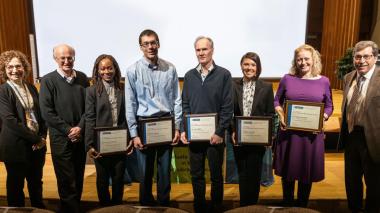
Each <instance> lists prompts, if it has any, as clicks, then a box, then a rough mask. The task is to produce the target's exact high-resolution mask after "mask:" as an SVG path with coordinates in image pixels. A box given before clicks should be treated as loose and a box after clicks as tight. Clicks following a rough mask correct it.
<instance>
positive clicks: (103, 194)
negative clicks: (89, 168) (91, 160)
mask: <svg viewBox="0 0 380 213" xmlns="http://www.w3.org/2000/svg"><path fill="white" fill-rule="evenodd" d="M95 168H96V188H97V191H98V198H99V202H100V204H101V205H102V206H110V205H119V204H121V203H122V201H123V194H124V170H125V155H124V154H122V155H113V156H103V157H101V158H98V159H95ZM110 178H111V179H112V198H111V195H110V192H109V180H110Z"/></svg>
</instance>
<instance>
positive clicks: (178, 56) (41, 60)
mask: <svg viewBox="0 0 380 213" xmlns="http://www.w3.org/2000/svg"><path fill="white" fill-rule="evenodd" d="M33 8H34V22H35V30H36V45H37V48H36V49H37V56H38V64H39V66H38V70H39V77H42V76H43V75H45V74H47V73H49V72H51V71H53V70H54V69H56V67H57V65H56V64H55V62H54V60H53V57H52V48H53V47H54V46H55V45H57V44H61V43H67V44H70V45H71V46H73V47H74V48H75V49H76V61H75V69H77V70H81V71H83V72H85V73H86V74H87V75H88V77H90V76H91V74H92V73H91V72H92V66H93V63H94V61H95V58H96V57H97V56H98V55H100V54H103V53H106V54H111V55H113V56H114V57H115V58H116V60H117V61H118V62H119V65H120V67H121V69H122V75H123V76H124V74H125V73H124V72H125V69H126V68H127V67H128V66H129V65H131V64H132V63H134V62H135V61H136V60H138V59H140V58H141V57H142V53H141V51H140V47H139V44H138V36H139V34H140V32H141V31H142V30H144V29H146V28H149V29H153V30H154V31H156V32H157V33H158V35H159V37H160V44H161V47H160V49H159V57H161V58H163V59H166V60H168V61H170V62H172V63H173V64H174V65H175V66H176V68H177V72H178V76H179V77H183V76H184V75H185V73H186V72H187V71H188V70H189V69H191V68H194V67H195V66H196V65H197V59H196V56H195V51H194V46H193V45H194V40H195V38H196V37H198V36H199V35H204V36H209V37H211V38H212V39H213V40H214V44H215V46H214V60H215V63H216V64H218V65H220V66H223V67H225V68H227V69H228V70H230V72H231V74H232V76H233V77H240V76H242V73H241V70H240V58H241V56H242V55H243V54H245V53H246V52H248V51H254V52H256V53H258V54H259V56H260V58H261V62H262V68H263V70H262V77H282V76H283V75H284V74H285V73H287V72H288V70H289V68H290V65H291V60H292V57H293V51H294V49H295V48H296V47H298V46H299V45H301V44H303V43H304V42H305V33H306V17H307V1H305V0H292V1H287V0H265V1H263V0H234V1H223V0H191V1H180V0H144V1H137V0H107V1H104V0H79V1H78V0H65V1H59V0H33Z"/></svg>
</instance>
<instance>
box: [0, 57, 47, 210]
mask: <svg viewBox="0 0 380 213" xmlns="http://www.w3.org/2000/svg"><path fill="white" fill-rule="evenodd" d="M30 71H31V66H30V64H29V62H28V60H27V58H26V56H25V55H24V54H23V53H21V52H19V51H16V50H11V51H6V52H3V53H2V54H1V55H0V72H1V74H2V75H1V76H2V80H3V81H4V82H5V83H3V84H2V85H1V86H0V105H1V108H0V119H1V120H2V122H3V123H2V131H1V133H0V160H1V161H4V164H5V168H6V170H7V183H6V186H7V201H8V206H25V195H24V192H23V188H24V180H25V179H26V181H27V184H28V191H29V197H30V201H31V205H32V206H33V207H38V208H44V207H45V206H44V204H43V202H42V172H43V166H44V164H45V153H46V146H45V144H46V141H45V138H46V131H47V130H46V126H45V122H44V121H43V120H42V117H41V112H40V107H39V102H38V92H37V89H36V87H34V85H32V84H30V83H28V82H27V81H26V77H27V76H28V74H29V72H30Z"/></svg>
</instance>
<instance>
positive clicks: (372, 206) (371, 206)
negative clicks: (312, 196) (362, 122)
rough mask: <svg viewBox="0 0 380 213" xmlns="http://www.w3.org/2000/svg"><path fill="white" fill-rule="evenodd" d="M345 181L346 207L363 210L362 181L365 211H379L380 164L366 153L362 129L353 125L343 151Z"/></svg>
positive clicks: (352, 209)
mask: <svg viewBox="0 0 380 213" xmlns="http://www.w3.org/2000/svg"><path fill="white" fill-rule="evenodd" d="M344 165H345V168H344V170H345V180H346V181H345V183H346V193H347V201H348V207H349V208H350V210H351V211H352V212H358V211H362V210H363V204H362V203H363V182H362V178H363V175H364V181H365V184H366V199H365V212H371V213H372V212H376V213H378V212H380V164H376V163H374V162H373V160H372V159H371V157H370V155H369V153H368V147H367V142H366V139H365V135H364V129H363V128H360V127H354V130H353V131H352V132H351V133H350V134H349V135H348V137H347V141H346V145H345V152H344Z"/></svg>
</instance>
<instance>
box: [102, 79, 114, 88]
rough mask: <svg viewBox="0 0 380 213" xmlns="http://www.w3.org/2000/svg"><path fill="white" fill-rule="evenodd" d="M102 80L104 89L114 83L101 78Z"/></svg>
mask: <svg viewBox="0 0 380 213" xmlns="http://www.w3.org/2000/svg"><path fill="white" fill-rule="evenodd" d="M102 82H103V85H104V87H105V88H106V89H108V88H111V87H113V86H114V85H115V84H114V82H111V83H108V82H107V81H103V80H102Z"/></svg>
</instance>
